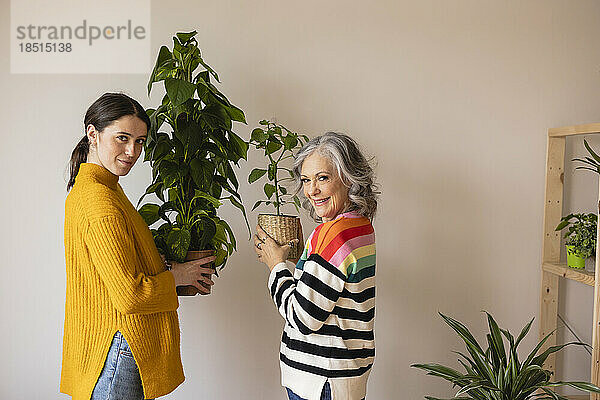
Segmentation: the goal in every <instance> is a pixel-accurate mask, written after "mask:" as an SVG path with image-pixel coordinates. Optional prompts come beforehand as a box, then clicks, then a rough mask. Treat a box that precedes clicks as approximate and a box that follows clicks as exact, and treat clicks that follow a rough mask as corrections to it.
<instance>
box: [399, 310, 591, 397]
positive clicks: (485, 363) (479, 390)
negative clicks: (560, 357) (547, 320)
mask: <svg viewBox="0 0 600 400" xmlns="http://www.w3.org/2000/svg"><path fill="white" fill-rule="evenodd" d="M486 314H487V320H488V326H489V333H487V334H486V339H487V347H486V348H485V349H484V348H483V346H481V345H480V344H479V343H478V342H477V340H476V339H475V337H474V336H473V335H472V334H471V332H470V331H469V330H468V329H467V327H466V326H464V325H463V324H462V323H460V322H459V321H457V320H455V319H452V318H450V317H447V316H445V315H443V314H441V313H440V315H441V316H442V318H443V319H444V321H445V322H446V324H448V325H449V326H450V327H451V328H452V329H453V330H454V331H455V332H456V333H457V334H458V335H459V336H460V338H461V339H462V340H463V341H464V342H465V345H466V349H467V353H468V354H464V353H461V352H456V353H457V354H458V355H459V359H458V362H459V363H460V364H461V365H462V367H463V368H464V370H465V372H464V373H463V372H460V371H458V370H455V369H453V368H450V367H446V366H443V365H440V364H413V365H411V366H412V367H415V368H419V369H422V370H424V371H427V375H433V376H437V377H440V378H443V379H445V380H447V381H449V382H451V383H452V386H453V387H458V388H459V389H458V390H457V392H456V394H455V395H454V397H452V398H451V399H456V400H461V399H462V400H468V399H474V400H526V399H532V400H533V399H535V400H546V399H548V400H568V399H567V398H566V397H564V396H561V395H559V394H557V393H555V392H554V391H553V390H552V388H554V387H558V386H570V387H573V388H576V389H579V390H582V391H586V392H592V393H600V388H599V387H597V386H595V385H593V384H591V383H587V382H552V381H550V378H551V376H552V372H550V371H549V370H546V369H544V368H543V364H544V361H546V359H547V358H548V356H549V355H550V354H552V353H556V352H557V351H560V350H561V349H563V348H564V347H567V346H571V345H573V346H588V347H589V345H587V344H585V343H581V342H571V343H566V344H562V345H558V346H551V347H549V348H548V349H547V350H545V351H542V352H540V350H541V348H542V346H543V345H544V343H545V342H546V341H547V340H548V338H549V337H550V336H551V335H553V334H554V332H551V333H550V334H548V335H546V336H545V337H544V338H543V339H542V340H541V341H540V342H539V343H538V344H537V345H536V346H535V348H534V349H533V350H532V351H531V352H530V353H529V355H528V356H527V357H526V358H525V360H523V361H521V360H519V355H518V352H517V349H518V346H519V344H520V343H521V341H522V340H523V338H525V336H526V335H527V333H528V332H529V329H530V328H531V324H532V323H533V319H532V320H531V321H529V323H527V324H526V325H525V327H524V328H523V329H522V330H521V333H520V334H519V336H518V337H517V338H516V339H515V337H514V336H513V335H512V334H511V333H510V332H509V331H508V330H506V329H502V328H500V327H499V326H498V324H497V323H496V321H495V320H494V318H493V317H492V316H491V315H490V314H488V313H486ZM425 398H426V399H430V400H442V399H438V398H436V397H431V396H425ZM447 400H450V399H447Z"/></svg>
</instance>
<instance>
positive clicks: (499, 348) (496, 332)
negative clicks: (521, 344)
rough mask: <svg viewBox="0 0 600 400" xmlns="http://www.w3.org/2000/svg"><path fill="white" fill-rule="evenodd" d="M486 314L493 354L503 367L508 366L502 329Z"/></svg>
mask: <svg viewBox="0 0 600 400" xmlns="http://www.w3.org/2000/svg"><path fill="white" fill-rule="evenodd" d="M485 314H486V315H487V319H488V326H489V328H490V337H491V339H492V340H491V344H492V345H493V352H494V353H495V356H496V357H497V358H498V359H499V360H500V361H501V362H502V365H503V366H506V351H505V350H504V341H503V339H502V334H501V333H500V328H498V324H497V323H496V321H495V320H494V318H493V317H492V316H491V315H490V314H489V313H488V312H486V313H485ZM499 386H500V385H499Z"/></svg>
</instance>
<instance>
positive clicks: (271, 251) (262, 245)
mask: <svg viewBox="0 0 600 400" xmlns="http://www.w3.org/2000/svg"><path fill="white" fill-rule="evenodd" d="M293 242H294V244H295V245H297V244H298V243H297V242H298V239H294V240H293ZM290 249H291V246H290V245H289V244H284V245H283V246H280V245H278V244H277V242H276V241H275V240H273V239H272V238H271V237H270V236H269V235H267V234H266V233H265V231H263V230H262V228H261V227H260V225H257V226H256V234H255V235H254V251H256V255H257V256H258V260H259V261H260V262H262V263H264V264H265V265H266V266H267V267H269V270H272V269H273V267H274V266H276V265H277V264H279V263H281V262H285V260H286V259H287V257H288V254H289V253H290Z"/></svg>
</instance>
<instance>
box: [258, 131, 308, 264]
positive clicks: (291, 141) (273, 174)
mask: <svg viewBox="0 0 600 400" xmlns="http://www.w3.org/2000/svg"><path fill="white" fill-rule="evenodd" d="M259 124H260V126H259V127H258V128H255V129H254V130H253V131H252V135H251V139H250V142H249V143H250V145H253V146H254V147H255V148H257V149H264V155H265V157H267V158H268V162H269V163H268V165H267V167H266V168H254V169H253V170H252V171H251V172H250V175H249V176H248V183H254V182H256V181H257V180H259V179H261V178H262V177H263V176H265V175H266V177H267V182H265V184H264V186H263V191H264V193H265V196H266V199H263V200H258V201H257V202H256V203H254V206H253V207H252V210H253V211H254V210H255V209H256V208H257V207H259V206H260V205H266V206H273V208H274V210H275V214H259V216H258V224H259V225H260V226H261V227H262V228H263V230H264V231H265V232H266V233H267V234H269V236H271V237H272V238H273V239H275V241H276V242H277V243H279V244H280V245H281V244H284V243H288V242H289V241H290V240H293V239H298V243H299V246H295V247H294V248H293V249H292V251H290V255H289V257H288V258H289V259H297V258H298V257H299V256H300V250H301V249H302V227H301V226H300V219H299V218H298V217H296V216H290V215H283V214H281V207H282V206H284V205H286V204H293V205H294V206H295V208H296V211H297V212H299V211H300V200H299V199H298V196H296V195H295V194H292V193H290V192H288V190H287V188H286V187H285V186H283V185H282V183H283V182H286V181H293V180H294V175H293V173H292V170H291V169H289V168H287V167H284V166H282V165H281V164H280V163H281V162H282V161H285V160H288V159H293V157H294V151H295V150H297V149H299V148H300V147H302V145H304V144H305V143H306V142H307V141H308V137H307V136H306V135H300V134H298V133H294V132H292V131H290V130H289V129H287V128H286V127H285V126H283V125H280V124H277V123H275V122H271V121H268V120H262V121H260V122H259ZM280 172H283V173H284V174H285V175H286V177H280V176H279V173H280ZM287 175H289V176H287Z"/></svg>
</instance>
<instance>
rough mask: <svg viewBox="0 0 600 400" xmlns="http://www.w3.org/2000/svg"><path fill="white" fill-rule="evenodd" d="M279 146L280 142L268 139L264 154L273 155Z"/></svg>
mask: <svg viewBox="0 0 600 400" xmlns="http://www.w3.org/2000/svg"><path fill="white" fill-rule="evenodd" d="M281 146H282V144H281V142H279V141H274V140H272V139H269V141H268V142H267V148H266V152H267V154H273V153H275V152H276V151H277V150H279V149H280V148H281Z"/></svg>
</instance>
